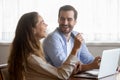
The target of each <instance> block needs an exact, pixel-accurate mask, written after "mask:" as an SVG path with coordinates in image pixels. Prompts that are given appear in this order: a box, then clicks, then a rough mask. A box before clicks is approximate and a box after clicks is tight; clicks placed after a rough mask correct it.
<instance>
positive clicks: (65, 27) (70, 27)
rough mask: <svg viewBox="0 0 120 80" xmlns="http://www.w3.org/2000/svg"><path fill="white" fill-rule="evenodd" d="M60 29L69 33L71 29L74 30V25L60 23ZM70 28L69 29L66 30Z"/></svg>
mask: <svg viewBox="0 0 120 80" xmlns="http://www.w3.org/2000/svg"><path fill="white" fill-rule="evenodd" d="M59 28H60V31H61V32H62V33H64V34H68V33H71V31H72V30H73V26H71V25H59ZM66 29H69V30H66Z"/></svg>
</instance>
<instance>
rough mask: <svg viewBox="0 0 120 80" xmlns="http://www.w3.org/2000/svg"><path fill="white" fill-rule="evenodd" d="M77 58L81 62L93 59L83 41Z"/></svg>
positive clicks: (85, 62) (89, 61)
mask: <svg viewBox="0 0 120 80" xmlns="http://www.w3.org/2000/svg"><path fill="white" fill-rule="evenodd" d="M78 58H79V59H80V61H81V62H82V63H83V64H89V63H91V62H93V61H94V59H95V58H94V56H93V55H92V54H91V53H90V52H89V50H88V48H87V46H86V44H85V42H83V44H82V46H81V49H80V51H79V54H78Z"/></svg>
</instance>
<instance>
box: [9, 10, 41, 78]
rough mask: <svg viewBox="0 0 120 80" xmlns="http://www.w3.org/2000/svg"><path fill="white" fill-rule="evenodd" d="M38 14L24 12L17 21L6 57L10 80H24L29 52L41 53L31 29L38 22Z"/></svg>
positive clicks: (38, 43)
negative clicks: (7, 57) (8, 54)
mask: <svg viewBox="0 0 120 80" xmlns="http://www.w3.org/2000/svg"><path fill="white" fill-rule="evenodd" d="M38 15H39V14H38V13H37V12H29V13H26V14H24V15H23V16H22V17H21V18H20V20H19V21H18V24H17V28H16V32H15V38H14V40H13V42H12V44H11V51H10V56H9V59H8V72H9V79H10V80H24V75H23V74H24V71H25V67H26V66H27V57H28V56H29V55H30V54H31V53H35V54H36V55H38V56H39V54H37V53H38V52H39V51H41V53H42V50H41V45H40V42H39V41H38V40H36V38H35V36H34V31H33V28H35V27H36V24H37V22H38ZM39 53H40V52H39Z"/></svg>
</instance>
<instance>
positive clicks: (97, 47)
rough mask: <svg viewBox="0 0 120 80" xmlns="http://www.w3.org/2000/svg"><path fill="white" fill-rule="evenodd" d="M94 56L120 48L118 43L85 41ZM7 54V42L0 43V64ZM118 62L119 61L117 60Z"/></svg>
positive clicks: (6, 57) (3, 61) (5, 60)
mask: <svg viewBox="0 0 120 80" xmlns="http://www.w3.org/2000/svg"><path fill="white" fill-rule="evenodd" d="M87 46H88V49H89V51H90V52H91V53H92V54H93V55H94V56H101V54H102V52H103V50H105V49H114V48H120V43H87ZM8 56H9V44H0V64H2V63H6V62H7V59H8ZM119 64H120V62H119Z"/></svg>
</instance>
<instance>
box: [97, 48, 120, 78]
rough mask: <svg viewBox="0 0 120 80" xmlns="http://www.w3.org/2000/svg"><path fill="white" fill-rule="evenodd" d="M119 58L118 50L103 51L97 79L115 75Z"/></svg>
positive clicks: (119, 52) (119, 51)
mask: <svg viewBox="0 0 120 80" xmlns="http://www.w3.org/2000/svg"><path fill="white" fill-rule="evenodd" d="M119 56H120V48H119V49H110V50H104V51H103V54H102V59H101V63H100V69H99V74H98V78H102V77H106V76H109V75H112V74H115V73H116V69H117V67H118V62H119Z"/></svg>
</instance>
